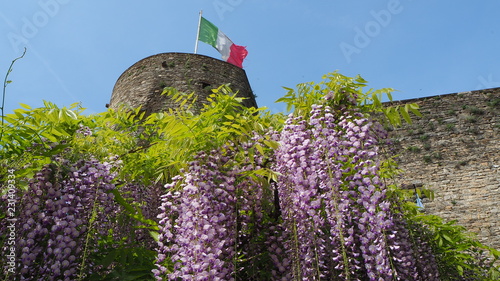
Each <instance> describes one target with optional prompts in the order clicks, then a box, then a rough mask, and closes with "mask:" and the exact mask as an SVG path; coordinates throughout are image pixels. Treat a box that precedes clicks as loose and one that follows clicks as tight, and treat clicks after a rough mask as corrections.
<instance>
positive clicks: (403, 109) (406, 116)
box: [399, 104, 411, 124]
mask: <svg viewBox="0 0 500 281" xmlns="http://www.w3.org/2000/svg"><path fill="white" fill-rule="evenodd" d="M399 112H400V113H401V116H403V119H404V120H405V121H406V123H408V124H411V117H410V115H409V114H408V104H406V105H405V106H404V107H401V108H400V109H399Z"/></svg>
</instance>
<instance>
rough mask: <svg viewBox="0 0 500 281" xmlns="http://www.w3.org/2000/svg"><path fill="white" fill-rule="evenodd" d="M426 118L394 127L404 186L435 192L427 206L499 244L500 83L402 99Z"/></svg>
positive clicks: (483, 237) (394, 138) (394, 142)
mask: <svg viewBox="0 0 500 281" xmlns="http://www.w3.org/2000/svg"><path fill="white" fill-rule="evenodd" d="M407 102H416V103H417V104H419V105H420V107H421V112H422V113H423V115H424V116H423V118H417V117H415V118H414V122H413V124H411V125H405V126H403V127H402V128H397V129H395V130H393V131H391V132H390V134H389V136H390V138H391V139H392V141H393V145H392V146H391V148H393V152H394V153H396V154H398V155H399V157H398V158H397V159H398V162H399V164H400V168H402V169H403V171H404V172H403V173H402V174H401V176H400V177H399V179H398V181H399V183H400V184H402V185H409V186H412V185H413V184H416V185H423V186H424V187H426V188H429V189H431V190H433V191H434V193H435V199H434V200H433V201H429V200H424V205H425V211H426V212H428V213H431V214H436V215H439V216H441V217H443V218H445V219H446V220H447V221H450V220H456V221H457V222H458V223H459V224H460V225H463V226H465V227H466V228H467V229H469V230H470V231H472V232H475V233H477V234H478V237H479V239H480V241H481V242H483V243H485V244H487V245H490V246H493V247H495V248H497V249H498V248H500V134H499V132H500V88H495V89H487V90H479V91H473V92H464V93H457V94H449V95H440V96H434V97H428V98H422V99H415V100H407V101H401V102H399V103H407Z"/></svg>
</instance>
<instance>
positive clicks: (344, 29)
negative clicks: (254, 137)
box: [0, 0, 500, 113]
mask: <svg viewBox="0 0 500 281" xmlns="http://www.w3.org/2000/svg"><path fill="white" fill-rule="evenodd" d="M200 10H203V14H204V16H205V17H206V18H207V19H208V20H210V21H211V22H212V23H214V24H215V25H217V26H218V27H219V28H220V29H221V30H222V31H223V32H224V33H225V34H226V35H228V36H229V37H230V38H231V39H232V40H233V41H234V42H235V43H236V44H238V45H244V46H247V49H248V51H249V55H248V57H247V59H246V60H245V62H244V69H245V70H246V72H247V75H248V78H249V80H250V83H251V85H252V88H253V90H254V92H255V94H256V95H257V96H258V98H257V102H258V104H259V106H267V107H269V108H270V109H271V110H273V111H274V112H276V111H282V110H284V106H283V105H280V104H275V103H274V101H275V100H276V99H278V98H279V97H281V96H282V95H283V94H284V90H283V89H282V86H287V87H294V86H295V85H296V84H298V83H301V82H308V81H319V80H321V76H322V75H323V74H326V73H328V72H332V71H335V70H338V71H339V72H340V73H342V74H344V75H348V76H354V75H357V74H360V75H361V76H363V77H364V78H365V79H366V80H368V81H369V87H371V88H382V87H392V88H395V89H397V90H399V92H397V93H395V94H394V97H395V98H396V99H408V98H416V97H424V96H431V95H438V94H447V93H454V92H463V91H470V90H476V89H483V88H492V87H500V67H499V65H500V17H499V16H498V13H499V11H500V1H498V0H483V1H476V2H473V1H457V0H440V1H436V0H433V1H431V0H420V1H416V0H413V1H412V0H383V1H373V0H356V1H337V0H317V1H303V0H273V1H269V0H267V1H264V0H207V1H202V0H194V1H165V0H163V1H160V0H148V1H118V0H106V1H94V0H87V1H77V0H39V1H2V3H1V4H0V38H1V39H0V74H1V77H2V81H3V76H4V73H5V72H6V71H7V68H8V66H9V64H10V62H11V61H12V59H14V58H15V57H17V56H19V55H20V54H21V53H22V49H23V47H24V46H26V47H27V49H28V51H27V54H26V57H25V58H24V59H22V60H20V61H18V62H17V64H16V65H15V67H14V71H13V72H12V74H11V76H10V79H11V80H13V83H12V84H10V85H9V86H8V91H7V100H6V103H7V104H6V113H9V112H11V111H12V109H14V108H18V107H19V103H26V104H29V105H32V106H40V105H41V104H42V100H48V101H51V102H54V103H56V104H58V105H59V106H67V105H69V104H71V103H74V102H81V103H82V105H83V106H84V107H86V108H88V109H87V112H88V113H97V112H102V111H104V110H105V107H104V106H105V104H106V103H108V102H109V99H110V95H111V91H112V89H113V85H114V83H115V82H116V80H117V79H118V77H119V76H120V74H121V73H122V72H123V71H125V70H126V69H127V68H128V67H129V66H131V65H132V64H134V63H135V62H137V61H139V60H140V59H142V58H144V57H147V56H150V55H154V54H158V53H163V52H188V53H189V52H193V51H194V45H195V40H196V29H197V23H198V13H199V11H200ZM198 53H200V54H204V55H208V56H212V57H215V58H220V55H219V54H218V52H217V51H216V50H214V49H213V48H212V47H211V46H209V45H207V44H204V43H201V42H200V46H199V51H198Z"/></svg>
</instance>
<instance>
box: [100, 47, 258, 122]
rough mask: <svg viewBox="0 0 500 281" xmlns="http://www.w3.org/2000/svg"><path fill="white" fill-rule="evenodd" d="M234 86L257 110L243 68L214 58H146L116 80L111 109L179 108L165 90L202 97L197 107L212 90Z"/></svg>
mask: <svg viewBox="0 0 500 281" xmlns="http://www.w3.org/2000/svg"><path fill="white" fill-rule="evenodd" d="M224 84H230V87H231V89H232V90H233V91H234V92H235V93H236V92H238V96H239V97H243V98H246V99H245V100H244V101H243V104H244V105H245V106H247V107H252V106H253V107H257V103H256V101H255V96H254V94H253V92H252V89H251V88H250V83H249V82H248V78H247V76H246V73H245V71H244V70H243V69H241V68H239V67H237V66H235V65H232V64H230V63H227V62H224V61H221V60H218V59H214V58H211V57H207V56H203V55H197V54H187V53H163V54H157V55H154V56H150V57H147V58H145V59H142V60H140V61H138V62H137V63H135V64H134V65H132V66H131V67H129V68H128V69H127V70H126V71H125V72H123V74H122V75H121V76H120V78H118V81H116V84H115V87H114V88H113V93H112V95H111V101H110V103H109V107H110V108H113V109H117V108H119V107H120V106H121V105H125V106H130V107H134V108H135V107H138V106H140V105H142V109H143V110H145V111H146V113H147V114H150V113H152V112H161V111H163V110H165V109H168V108H175V107H176V106H177V105H176V104H175V103H174V101H172V100H171V99H170V98H169V97H168V96H167V95H161V93H162V92H163V89H164V88H165V87H173V88H176V89H177V90H178V91H180V92H185V93H192V92H195V94H196V95H197V96H198V98H197V103H199V104H198V105H197V106H195V107H196V108H198V109H199V108H201V104H200V103H203V102H206V97H208V95H210V94H212V91H211V89H215V88H217V87H219V86H221V85H224Z"/></svg>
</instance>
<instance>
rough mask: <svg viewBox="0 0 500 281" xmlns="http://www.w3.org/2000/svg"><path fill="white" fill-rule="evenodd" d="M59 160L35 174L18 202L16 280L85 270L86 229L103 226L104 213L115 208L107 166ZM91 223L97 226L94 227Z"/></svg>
mask: <svg viewBox="0 0 500 281" xmlns="http://www.w3.org/2000/svg"><path fill="white" fill-rule="evenodd" d="M60 161H62V162H61V163H59V164H60V165H55V164H52V165H48V166H45V167H44V168H43V169H42V170H41V171H40V172H38V173H37V174H36V175H35V177H34V179H33V180H31V181H30V183H29V192H27V193H25V194H24V196H23V197H22V198H21V200H20V202H21V203H22V206H20V209H21V210H22V213H21V214H20V215H19V224H18V225H19V228H20V231H19V244H18V247H19V250H20V253H19V256H20V263H19V268H18V271H17V272H19V274H20V280H41V279H43V280H75V279H76V278H77V276H79V274H80V269H82V268H85V270H86V271H85V274H88V273H89V271H88V270H89V268H90V267H86V266H85V262H87V264H88V263H89V262H90V261H86V260H84V258H83V257H84V252H85V251H87V250H88V248H86V247H88V246H89V245H90V244H89V243H87V242H88V241H87V237H88V234H89V231H91V232H95V233H98V230H103V229H106V228H105V227H104V225H105V224H106V221H107V219H106V218H105V216H106V215H105V214H110V213H112V211H113V209H112V207H113V197H112V196H111V194H109V193H107V192H106V191H109V190H111V189H112V188H114V185H113V184H111V179H112V178H113V175H112V174H111V172H110V167H109V166H106V165H104V164H101V163H99V162H97V161H79V162H78V163H75V164H72V163H70V162H69V161H67V160H60ZM93 222H99V226H100V227H98V228H95V227H94V228H92V227H93V226H92V223H93ZM92 238H96V237H95V234H93V235H92ZM92 241H94V240H92ZM94 242H95V241H94ZM90 263H91V262H90Z"/></svg>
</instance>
